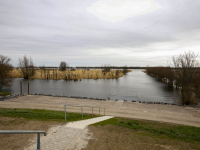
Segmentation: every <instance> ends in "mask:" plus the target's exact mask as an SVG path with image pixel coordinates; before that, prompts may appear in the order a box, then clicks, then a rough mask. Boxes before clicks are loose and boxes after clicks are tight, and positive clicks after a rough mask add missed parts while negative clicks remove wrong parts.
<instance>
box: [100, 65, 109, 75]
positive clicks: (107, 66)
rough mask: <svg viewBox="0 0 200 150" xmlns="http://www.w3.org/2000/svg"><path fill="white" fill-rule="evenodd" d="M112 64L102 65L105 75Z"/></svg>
mask: <svg viewBox="0 0 200 150" xmlns="http://www.w3.org/2000/svg"><path fill="white" fill-rule="evenodd" d="M110 70H111V66H110V65H109V64H105V65H103V66H102V74H103V75H104V76H105V75H106V74H107V73H108V72H110Z"/></svg>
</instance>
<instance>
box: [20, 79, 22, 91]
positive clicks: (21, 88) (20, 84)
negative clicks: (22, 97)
mask: <svg viewBox="0 0 200 150" xmlns="http://www.w3.org/2000/svg"><path fill="white" fill-rule="evenodd" d="M20 89H21V94H22V82H21V81H20Z"/></svg>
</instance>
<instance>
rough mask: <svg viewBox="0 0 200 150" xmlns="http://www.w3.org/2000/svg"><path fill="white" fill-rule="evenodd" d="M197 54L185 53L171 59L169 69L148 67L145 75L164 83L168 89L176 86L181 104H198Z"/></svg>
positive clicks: (199, 72)
mask: <svg viewBox="0 0 200 150" xmlns="http://www.w3.org/2000/svg"><path fill="white" fill-rule="evenodd" d="M197 56H198V54H195V53H194V52H190V51H189V52H185V53H184V54H180V55H179V56H177V57H175V56H173V57H172V61H173V63H172V66H171V67H148V68H147V73H148V74H151V75H152V76H155V77H157V78H159V79H160V80H163V81H166V82H167V83H168V86H169V87H173V85H175V86H176V88H178V89H180V92H181V104H182V105H185V104H187V105H189V104H194V103H198V98H200V68H199V67H200V66H199V62H198V61H197V60H196V59H197Z"/></svg>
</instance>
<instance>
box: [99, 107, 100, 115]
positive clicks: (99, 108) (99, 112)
mask: <svg viewBox="0 0 200 150" xmlns="http://www.w3.org/2000/svg"><path fill="white" fill-rule="evenodd" d="M99 116H100V107H99Z"/></svg>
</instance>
